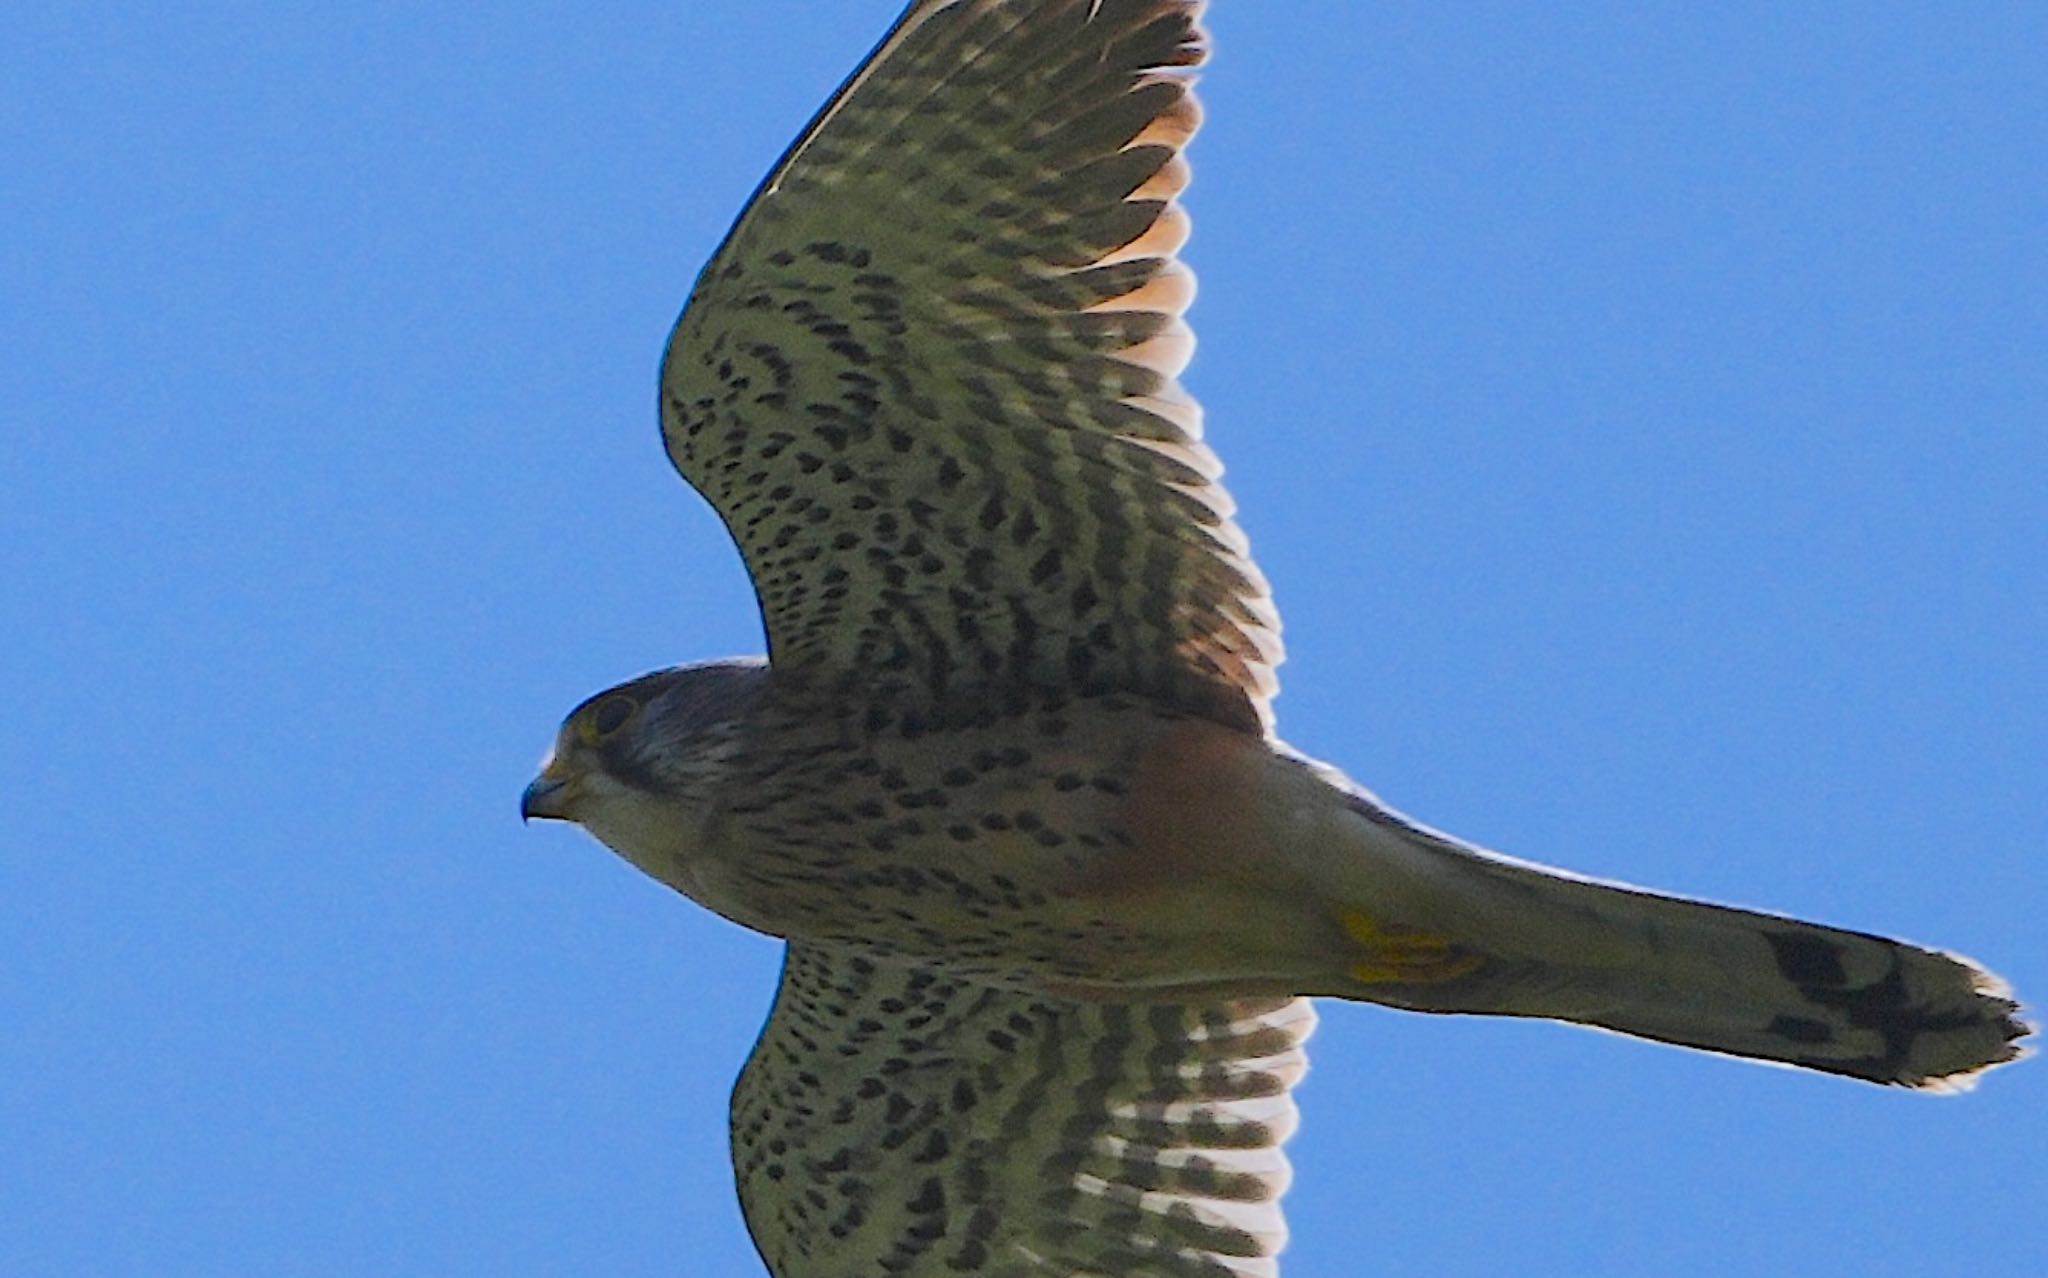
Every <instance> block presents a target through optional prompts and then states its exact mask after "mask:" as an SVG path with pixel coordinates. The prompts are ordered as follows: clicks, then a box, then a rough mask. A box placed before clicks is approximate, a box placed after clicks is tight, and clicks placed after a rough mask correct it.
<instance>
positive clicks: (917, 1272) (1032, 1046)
mask: <svg viewBox="0 0 2048 1278" xmlns="http://www.w3.org/2000/svg"><path fill="white" fill-rule="evenodd" d="M1314 1025H1315V1013H1314V1012H1313V1010H1312V1009H1311V1008H1310V1006H1309V1004H1308V1002H1307V1001H1306V1000H1302V999H1284V998H1269V999H1256V1000H1242V1001H1238V1002H1233V1003H1223V1004H1218V1005H1215V1006H1211V1007H1181V1006H1158V1007H1152V1006H1142V1005H1141V1006H1128V1005H1121V1004H1102V1005H1097V1004H1075V1003H1060V1002H1051V1001H1044V1000H1036V999H1030V998H1026V997H1023V996H1020V995H1017V994H1014V993H1009V992H1005V991H1000V990H996V989H992V988H989V987H987V986H983V985H978V984H974V983H971V982H964V981H958V980H952V979H949V978H947V977H945V976H943V975H941V974H937V973H934V972H931V971H928V970H924V969H920V968H915V967H894V966H890V965H886V964H882V963H877V962H874V961H871V960H868V959H864V958H855V957H851V956H848V955H845V954H842V953H838V952H835V951H832V950H829V949H824V948H820V947H817V946H813V945H807V944H804V943H793V944H792V945H791V946H790V947H789V956H788V959H787V964H786V966H785V968H784V972H783V980H782V988H781V992H780V993H779V994H778V996H777V998H776V1004H775V1012H774V1014H773V1015H772V1016H771V1017H770V1018H769V1022H768V1026H767V1029H766V1030H765V1031H764V1032H763V1034H762V1036H761V1041H760V1043H759V1045H758V1046H757V1047H756V1048H755V1050H754V1055H753V1057H752V1059H751V1060H750V1061H749V1062H748V1065H747V1069H746V1072H745V1073H744V1074H743V1075H742V1076H741V1078H740V1082H739V1086H738V1088H736V1089H735V1091H734V1093H733V1123H732V1134H733V1161H734V1165H735V1168H736V1171H737V1174H738V1178H739V1186H740V1200H741V1203H742V1204H743V1206H744V1207H745V1210H746V1215H747V1224H748V1228H749V1229H750V1230H751V1231H752V1233H753V1236H754V1241H755V1244H756V1245H757V1246H758V1247H759V1248H760V1250H761V1254H762V1256H763V1257H764V1258H765V1259H766V1260H767V1262H768V1266H769V1268H770V1269H771V1271H773V1272H774V1273H775V1274H776V1275H778V1278H828V1276H830V1278H848V1276H852V1275H870V1274H875V1275H879V1274H899V1275H908V1276H912V1278H916V1276H921V1275H955V1274H963V1273H968V1274H978V1275H983V1276H984V1278H1026V1276H1027V1275H1029V1276H1033V1278H1045V1276H1047V1275H1059V1276H1061V1278H1271V1276H1272V1275H1275V1274H1277V1273H1278V1262H1277V1261H1276V1260H1274V1259H1273V1256H1274V1254H1275V1253H1276V1252H1277V1251H1278V1250H1279V1248H1280V1246H1281V1244H1282V1243H1283V1242H1284V1241H1285V1236H1286V1229H1285V1225H1284V1223H1283V1222H1282V1219H1281V1215H1280V1206H1279V1198H1280V1195H1281V1193H1282V1192H1283V1191H1284V1190H1285V1188H1286V1186H1287V1180H1288V1166H1287V1161H1286V1158H1285V1156H1284V1155H1283V1154H1282V1153H1281V1150H1280V1145H1281V1142H1282V1141H1284V1140H1285V1139H1286V1138H1287V1136H1288V1134H1289V1133H1290V1132H1292V1131H1293V1129H1294V1123H1295V1109H1294V1103H1293V1100H1292V1099H1291V1096H1290V1093H1289V1088H1290V1087H1292V1085H1293V1084H1294V1082H1295V1081H1296V1080H1297V1079H1298V1078H1299V1077H1300V1076H1301V1074H1302V1072H1303V1070H1304V1069H1305V1068H1306V1067H1307V1059H1306V1056H1305V1054H1304V1052H1303V1051H1302V1047H1301V1044H1302V1040H1303V1039H1305V1038H1306V1037H1307V1036H1308V1034H1309V1031H1310V1030H1311V1029H1312V1028H1313V1027H1314Z"/></svg>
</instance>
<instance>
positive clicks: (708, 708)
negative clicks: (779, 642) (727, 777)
mask: <svg viewBox="0 0 2048 1278" xmlns="http://www.w3.org/2000/svg"><path fill="white" fill-rule="evenodd" d="M767 680H768V667H767V665H766V664H765V663H763V662H760V661H720V662H712V663H707V664H704V665H695V666H681V667H678V668H676V669H672V670H657V671H655V672H654V673H653V674H648V675H642V676H640V677H639V678H638V679H633V680H631V681H629V682H626V683H622V684H620V685H619V686H618V687H616V688H610V689H607V690H606V691H604V692H600V693H598V694H597V695H596V696H594V697H591V698H589V699H588V700H586V701H584V702H583V703H582V704H581V705H579V706H577V707H576V708H575V709H574V710H571V711H570V712H569V716H568V718H566V719H564V720H563V721H562V727H561V730H560V731H558V732H557V733H556V734H555V745H554V749H553V750H552V751H551V752H550V753H549V755H548V758H547V762H546V763H544V764H543V765H542V766H541V770H540V775H539V776H537V777H535V778H534V779H533V781H532V782H531V783H530V784H529V785H528V786H527V787H526V792H525V793H524V794H523V795H521V796H520V799H519V815H520V817H521V818H522V819H524V820H527V821H532V820H534V819H536V818H538V819H541V820H547V821H568V822H572V823H574V824H576V825H580V826H582V827H583V828H584V829H586V830H588V831H589V832H590V833H591V834H593V835H595V836H597V838H599V839H600V840H602V841H603V842H604V843H606V844H608V845H609V846H610V847H611V848H612V849H613V850H614V851H616V852H618V853H619V854H620V855H622V856H624V857H625V858H626V859H627V860H629V861H632V862H633V863H634V864H635V865H638V866H639V867H640V868H641V869H643V870H646V871H647V872H648V873H650V874H652V875H654V876H655V877H656V878H659V879H662V880H664V881H667V882H670V883H676V877H675V876H676V874H677V870H676V868H675V864H676V862H677V860H678V858H680V857H683V856H684V855H686V854H687V852H688V851H689V847H688V844H689V843H690V842H692V840H693V836H694V833H695V826H696V825H697V824H698V823H699V821H701V819H702V814H703V813H704V812H705V811H706V810H707V808H708V805H709V801H710V800H711V798H712V795H713V794H714V793H715V791H716V788H717V784H718V781H719V778H720V771H721V768H722V765H723V762H724V760H725V758H726V755H727V753H728V751H729V750H730V748H731V746H732V743H733V742H734V741H735V740H736V739H737V738H738V736H739V734H740V732H741V731H742V729H743V727H744V724H745V721H746V716H747V711H748V710H749V709H750V708H751V707H752V706H753V705H754V704H755V703H756V702H757V701H758V699H759V698H760V696H761V694H762V692H763V691H764V690H765V689H766V686H767ZM676 885H677V886H682V885H681V884H680V883H677V884H676ZM685 890H688V889H687V888H686V889H685Z"/></svg>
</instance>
